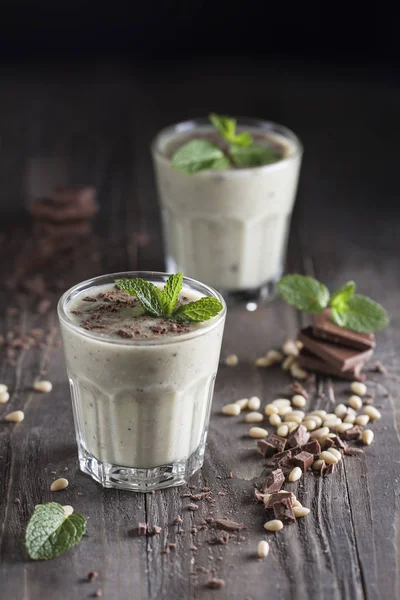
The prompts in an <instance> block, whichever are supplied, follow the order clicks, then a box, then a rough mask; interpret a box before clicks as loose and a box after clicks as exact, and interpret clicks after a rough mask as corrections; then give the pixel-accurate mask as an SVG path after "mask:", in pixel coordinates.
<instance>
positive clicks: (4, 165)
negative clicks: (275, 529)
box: [0, 62, 400, 600]
mask: <svg viewBox="0 0 400 600" xmlns="http://www.w3.org/2000/svg"><path fill="white" fill-rule="evenodd" d="M399 104H400V90H399V89H398V88H396V87H394V86H392V85H391V84H390V83H388V82H384V81H371V80H368V79H367V78H365V77H364V78H363V77H362V75H361V74H358V75H357V76H356V75H355V74H354V73H352V72H351V71H350V70H349V71H348V72H347V73H342V74H341V75H340V76H339V75H334V74H326V73H325V74H324V73H322V72H321V71H311V70H310V71H308V72H301V70H299V68H298V67H297V66H296V65H295V66H293V67H292V68H290V67H288V66H282V65H277V64H266V65H252V66H249V65H247V64H245V63H241V62H236V63H235V64H227V63H226V62H224V63H218V62H217V63H215V62H214V63H213V65H212V66H210V65H208V64H198V65H195V64H191V65H185V64H184V63H182V64H181V65H180V66H178V67H175V68H168V66H164V67H162V68H161V67H160V68H158V69H156V68H153V67H152V66H151V65H147V66H143V67H137V66H135V65H122V66H121V65H120V66H118V65H115V64H102V65H100V66H99V65H96V66H95V65H92V66H90V65H88V66H77V65H75V66H69V65H67V64H65V65H60V66H59V67H58V68H57V69H55V68H54V67H48V68H43V67H42V68H40V67H36V66H34V65H30V66H29V68H28V67H24V68H17V67H14V68H7V69H6V68H3V69H2V70H1V77H0V108H1V116H0V181H1V189H2V193H1V199H0V203H1V217H0V226H1V229H2V230H3V232H4V235H3V236H2V238H1V242H0V243H1V257H2V278H1V282H2V287H1V291H0V302H1V315H0V317H1V329H0V332H1V333H2V334H3V335H6V333H7V332H8V331H11V330H12V329H13V328H15V327H20V329H21V331H22V333H23V332H28V331H30V330H31V329H32V328H35V327H41V328H44V329H45V330H46V331H47V332H49V331H50V333H51V332H53V333H51V334H50V335H46V337H45V338H44V340H43V343H42V344H41V347H39V348H32V349H30V350H22V352H18V353H17V356H16V359H15V365H13V364H11V365H10V364H9V361H7V360H6V359H5V357H4V356H2V362H1V367H0V383H6V384H7V385H8V386H9V388H10V391H11V398H10V401H9V403H8V404H7V405H5V406H1V407H0V419H1V418H2V417H3V415H5V414H6V413H7V412H9V411H10V410H16V409H23V410H24V411H25V420H24V421H23V422H22V423H20V424H17V425H15V424H11V423H6V422H1V423H0V553H1V565H0V596H1V597H2V598H4V599H6V598H7V599H12V600H20V599H21V600H22V599H24V600H37V599H47V598H49V599H52V600H53V599H54V600H56V599H62V600H77V599H78V598H87V597H91V596H92V595H93V593H94V592H95V591H96V589H97V588H102V590H103V591H104V597H105V598H110V599H112V600H125V599H131V598H132V599H135V600H139V599H146V600H150V599H156V598H157V599H165V600H176V599H192V598H204V599H211V598H221V599H222V598H229V599H233V598H234V599H241V600H245V598H248V599H249V598H251V599H252V600H261V599H265V598H268V599H271V600H275V599H281V600H289V599H295V600H303V599H304V600H305V599H307V600H311V599H315V600H325V599H327V600H328V599H329V600H331V599H332V600H333V599H335V600H339V599H348V600H355V599H364V598H365V599H368V600H372V599H385V600H393V599H395V598H399V597H400V596H399V594H400V584H399V576H398V573H399V547H400V544H399V520H398V510H397V509H398V487H399V475H400V470H399V463H400V445H399V439H398V434H397V430H396V417H395V409H396V408H397V410H398V409H399V402H398V386H399V378H400V367H399V363H398V359H397V355H398V352H399V349H400V312H399V300H400V241H399V240H400V237H399V227H400V210H399V207H398V190H399V184H398V182H399V166H398V158H399V151H398V140H399V134H400V127H399V119H398V106H399ZM210 110H215V111H221V112H223V111H225V112H230V113H233V114H247V115H249V116H251V115H253V116H260V117H264V118H270V119H273V120H276V121H278V122H283V123H285V124H286V125H288V126H289V127H291V128H293V129H294V130H295V131H296V132H297V133H298V134H299V136H300V137H301V139H302V140H303V142H304V145H305V156H304V166H303V172H302V178H301V184H300V192H299V197H298V202H297V206H296V210H295V214H294V219H293V223H292V229H291V238H290V244H289V255H288V265H287V268H288V270H289V271H299V272H302V273H308V274H315V275H316V276H317V277H319V278H321V279H323V281H324V282H325V283H327V284H328V285H329V286H331V287H335V286H338V285H339V284H341V283H343V282H345V281H346V280H348V279H355V280H356V282H357V284H358V288H359V291H360V292H361V293H365V294H368V295H370V296H372V297H374V298H376V299H377V300H379V301H380V302H382V303H383V304H384V305H385V307H386V308H387V309H388V311H389V312H390V314H391V316H392V321H391V325H390V327H389V328H388V329H387V330H385V331H384V332H383V333H380V334H379V335H378V336H377V337H378V347H377V351H376V356H375V358H376V359H379V360H381V361H382V362H383V363H384V364H385V366H386V367H387V368H388V371H389V374H388V376H387V377H382V375H379V374H375V373H368V385H369V388H370V390H372V391H374V392H376V404H379V405H382V409H381V410H382V415H383V416H382V419H381V420H380V421H379V422H377V423H376V425H374V431H375V435H376V441H375V442H374V444H373V445H372V446H370V447H369V448H367V450H366V452H365V455H364V456H361V457H347V458H346V459H345V460H344V462H343V463H342V464H341V466H340V468H339V469H338V471H337V472H336V473H335V474H334V476H332V477H329V478H325V479H319V478H316V477H314V476H313V474H312V473H309V474H307V476H306V477H305V478H304V479H302V480H301V481H300V483H298V484H297V483H296V484H291V488H292V489H293V490H295V491H296V494H297V495H298V497H299V499H300V500H301V501H302V502H303V503H304V504H305V505H306V506H309V507H310V508H311V514H310V515H309V516H308V517H307V518H306V519H303V520H301V521H300V522H299V523H298V525H296V526H291V527H286V528H285V529H284V530H283V531H282V532H280V533H278V534H271V535H268V536H266V535H265V532H264V530H263V522H264V514H263V509H262V506H260V505H257V504H256V503H255V502H254V500H253V488H254V482H255V481H256V480H257V478H258V477H259V476H260V474H261V471H262V460H261V459H260V458H259V457H258V455H257V453H256V452H255V449H254V447H255V443H254V441H253V440H251V439H250V438H248V437H247V436H246V431H247V429H248V426H247V425H245V424H244V423H243V421H242V418H237V419H235V418H233V419H230V418H227V417H222V416H221V415H220V414H219V413H220V408H221V406H222V405H223V404H225V403H226V402H228V401H231V400H234V399H237V398H240V397H244V396H249V395H259V396H260V397H261V398H262V400H263V402H264V403H266V402H267V401H271V400H272V399H274V398H275V397H278V396H281V395H282V394H285V393H287V392H288V384H289V383H290V378H289V377H288V376H287V375H286V374H285V373H283V372H282V371H281V370H280V369H265V370H263V369H256V368H255V367H254V364H253V363H254V359H255V358H256V357H257V356H259V355H261V354H263V353H264V352H265V351H266V350H268V349H270V348H275V347H279V346H280V345H281V344H282V342H283V341H284V340H285V339H286V338H288V337H290V336H293V335H294V334H295V331H296V328H297V327H298V326H299V324H300V318H299V315H298V314H297V313H296V311H294V310H292V309H291V308H289V307H287V306H285V305H284V304H283V303H282V302H281V301H279V300H276V301H274V302H273V303H272V304H270V305H269V306H266V307H264V308H262V309H260V310H257V311H256V312H253V313H250V312H246V311H245V310H244V309H243V308H235V309H232V310H231V311H230V312H229V316H228V320H227V325H226V332H225V338H224V343H223V356H226V355H227V354H228V353H230V352H234V353H236V354H238V356H239V359H240V363H239V365H238V366H237V367H235V368H229V367H226V366H225V365H223V364H221V367H220V370H219V374H218V378H217V384H216V390H215V398H214V404H213V410H212V416H211V424H210V433H209V439H208V448H207V453H206V459H205V464H204V468H203V469H202V471H201V472H200V473H197V474H196V475H195V476H194V477H193V479H192V480H191V481H190V485H191V486H194V488H195V489H196V490H197V489H198V488H202V487H204V486H207V487H211V489H212V491H213V497H214V499H215V503H213V504H210V503H207V502H200V503H199V505H200V507H199V510H198V511H197V512H195V513H193V512H190V511H188V509H187V508H186V506H187V504H188V502H189V500H188V499H187V498H183V494H184V493H186V492H188V490H191V489H192V488H190V487H189V486H185V487H183V488H175V489H170V490H167V491H163V492H157V493H156V494H154V495H151V494H148V495H143V494H135V493H129V492H124V491H115V490H103V489H101V488H100V487H99V486H98V485H96V484H95V483H94V482H93V481H92V480H91V479H89V478H88V477H86V476H84V475H83V474H82V473H80V472H79V470H78V465H77V455H76V446H75V440H74V432H73V423H72V414H71V407H70V398H69V390H68V384H67V380H66V374H65V370H64V364H63V355H62V348H61V347H60V343H59V338H58V333H57V332H56V331H55V330H52V329H51V328H54V327H56V326H57V320H56V313H55V301H56V298H57V295H58V294H59V293H60V292H61V288H62V287H63V286H65V287H66V286H67V285H69V284H70V283H74V282H76V281H78V280H82V279H84V278H86V277H89V276H91V275H97V274H100V273H103V272H110V271H113V270H119V271H120V270H128V269H136V268H138V267H140V268H141V269H152V270H161V269H162V268H163V255H162V245H161V234H160V222H159V215H158V208H157V204H156V198H155V190H154V183H153V180H152V171H151V160H150V156H149V150H148V145H149V142H150V139H151V137H152V136H153V135H154V133H155V132H156V131H157V130H158V129H159V128H160V127H161V126H163V125H166V124H168V123H170V122H173V121H176V120H178V119H184V118H186V117H190V116H197V115H203V114H206V113H207V112H209V111H210ZM48 155H52V156H55V157H57V159H58V160H60V161H62V162H63V164H65V165H66V168H67V181H68V182H82V183H90V184H93V185H95V186H96V188H97V190H98V195H99V198H100V201H101V207H102V208H101V212H100V214H99V216H98V218H97V219H96V225H95V229H96V236H95V237H93V238H91V239H90V240H89V241H86V242H82V243H81V244H80V246H79V249H78V254H77V256H75V261H73V262H72V263H71V262H68V260H67V259H66V260H65V262H64V263H63V262H62V260H61V263H60V262H58V263H56V264H52V263H51V261H50V263H48V264H47V266H46V267H45V271H44V274H45V280H46V283H47V284H48V286H49V288H52V290H51V294H52V295H51V300H52V305H51V308H50V310H49V311H47V312H46V313H45V314H43V315H38V314H37V311H36V308H37V301H36V300H34V299H32V296H31V295H24V294H22V293H20V292H18V291H12V290H10V289H8V288H7V286H6V284H7V282H8V283H9V277H10V274H11V273H12V272H13V271H14V269H15V266H16V265H19V264H20V261H21V257H22V256H26V254H27V253H28V254H29V253H30V252H31V248H32V247H33V246H34V243H35V242H34V241H33V239H32V235H31V232H30V223H29V221H28V220H27V218H26V217H24V216H23V211H22V205H23V198H24V184H23V182H24V179H26V172H27V169H28V168H29V164H30V161H31V159H32V157H34V156H48ZM143 234H148V236H149V238H150V241H149V243H146V236H143ZM60 264H61V265H62V266H61V267H60V266H59V265H60ZM60 280H61V281H60ZM55 282H57V284H56V285H55ZM54 285H55V289H53V288H54ZM57 286H58V291H57ZM10 308H11V310H10ZM13 308H16V309H17V311H13V310H12V309H13ZM41 370H46V371H47V375H46V376H45V377H46V378H48V379H50V380H51V381H52V383H53V391H52V392H51V393H50V394H47V395H40V394H38V393H34V392H32V391H31V386H32V382H33V381H34V379H35V378H37V377H38V376H39V373H40V371H41ZM318 391H319V392H321V391H325V393H326V396H325V398H320V397H318V394H317V392H318ZM310 392H311V396H312V397H311V400H310V406H318V407H325V406H326V405H327V404H328V405H330V402H331V399H332V393H334V395H335V398H336V401H337V402H339V401H343V400H344V399H345V398H346V394H347V392H348V384H346V383H343V382H338V381H333V382H330V380H329V379H318V380H317V382H316V384H313V386H312V387H310ZM387 392H389V393H390V396H388V393H387ZM230 473H232V478H230V476H229V475H230ZM65 474H66V476H67V477H68V479H69V482H70V485H69V487H68V489H66V490H65V491H63V492H59V493H58V494H57V495H55V494H52V493H51V492H50V490H49V487H50V484H51V482H52V481H53V479H54V478H55V477H56V476H61V475H65ZM49 500H56V501H58V502H61V503H62V504H71V505H73V507H74V508H75V511H77V512H81V513H82V514H83V515H85V516H87V518H88V532H87V536H86V537H85V538H84V539H83V540H82V542H81V543H80V544H79V545H78V546H76V547H75V548H73V549H72V550H70V551H69V552H68V553H67V554H65V555H64V556H61V557H59V558H57V559H55V560H53V561H49V562H46V563H44V562H33V561H30V560H28V559H27V556H26V554H25V552H24V546H23V536H24V530H25V526H26V522H27V519H28V517H29V515H30V514H31V513H32V511H33V508H34V506H35V504H37V503H40V502H45V501H49ZM177 515H180V516H181V517H182V519H183V525H182V527H181V531H180V532H179V533H178V527H177V526H176V525H175V524H174V519H175V518H176V516H177ZM210 515H213V516H214V517H230V518H232V519H235V520H237V521H240V522H243V523H244V524H245V526H246V530H245V531H244V534H243V538H244V539H240V538H239V537H238V536H236V535H234V536H232V537H231V539H230V542H229V543H228V544H227V545H226V546H220V545H210V544H209V543H208V540H209V539H210V537H212V533H211V532H210V531H209V530H208V529H207V530H200V531H198V533H197V534H195V533H192V532H191V530H192V527H193V526H194V525H195V524H196V523H199V522H201V521H202V520H203V519H204V518H205V517H208V516H210ZM139 521H143V522H147V523H148V525H149V527H150V528H151V527H152V526H153V525H159V526H161V527H162V532H161V534H160V535H155V536H148V537H146V536H143V537H139V536H138V535H137V525H138V522H139ZM265 537H268V539H269V541H270V546H271V551H270V555H269V556H268V558H267V559H266V560H263V561H260V560H258V559H257V558H256V556H255V551H256V547H257V543H258V541H259V540H261V539H262V538H265ZM169 543H176V544H177V547H176V549H175V550H172V551H171V552H170V553H169V554H164V553H162V550H163V548H164V547H165V546H166V545H167V544H169ZM193 546H196V547H197V550H193V548H192V547H193ZM91 570H96V571H98V573H99V578H98V581H97V582H94V583H89V582H88V581H87V573H88V572H89V571H91ZM213 575H215V576H216V577H221V578H223V579H225V582H226V586H225V588H223V589H220V590H216V591H212V590H210V589H208V588H207V587H206V584H207V581H208V580H209V578H210V577H212V576H213Z"/></svg>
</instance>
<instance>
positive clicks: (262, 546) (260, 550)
mask: <svg viewBox="0 0 400 600" xmlns="http://www.w3.org/2000/svg"><path fill="white" fill-rule="evenodd" d="M268 553H269V544H268V542H266V541H265V540H261V542H259V543H258V546H257V555H258V556H259V558H266V557H267V556H268Z"/></svg>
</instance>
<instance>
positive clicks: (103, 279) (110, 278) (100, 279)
mask: <svg viewBox="0 0 400 600" xmlns="http://www.w3.org/2000/svg"><path fill="white" fill-rule="evenodd" d="M169 275H171V273H165V272H163V271H122V272H118V273H107V274H105V275H98V276H97V277H92V278H90V279H85V280H84V281H80V282H79V283H76V284H75V285H73V286H72V287H70V288H69V289H68V290H66V291H65V292H64V293H63V294H62V296H61V297H60V299H59V301H58V303H57V314H58V318H59V320H60V322H61V323H63V324H64V325H65V326H66V327H67V328H69V329H71V330H73V331H75V332H76V333H78V334H79V335H83V336H84V337H87V338H90V339H92V340H96V342H104V343H106V344H113V345H117V346H132V347H139V346H160V345H168V344H174V343H178V342H183V341H187V340H190V339H193V338H195V337H200V336H201V335H204V334H206V333H208V332H209V331H211V330H212V329H214V328H215V327H217V325H218V324H219V323H220V322H221V319H223V318H225V316H226V312H227V308H226V303H225V300H224V298H223V296H222V295H221V294H220V293H219V292H218V291H217V290H215V289H214V288H212V287H210V286H208V285H206V284H204V283H201V282H200V281H197V280H196V279H192V278H190V277H183V285H184V286H185V285H186V286H187V287H189V288H190V289H194V290H196V291H200V292H202V293H204V292H205V296H208V297H214V298H216V299H217V300H219V301H220V302H221V304H222V310H221V311H220V312H219V313H218V315H216V316H215V317H213V318H212V319H210V320H209V321H203V326H202V327H199V328H198V329H193V330H192V331H190V332H188V333H184V334H182V335H177V336H173V337H162V336H160V337H159V338H156V339H138V338H121V339H116V338H115V337H114V336H111V335H104V334H102V335H100V334H98V333H97V334H96V333H94V332H93V331H90V330H87V329H83V328H82V327H80V326H79V325H78V324H77V323H76V322H75V321H73V320H72V319H71V318H70V317H69V316H68V313H67V311H66V307H67V303H68V302H70V301H71V300H72V299H73V298H74V297H76V296H77V295H78V294H79V293H81V292H83V291H85V290H88V289H90V288H91V287H95V286H96V285H102V284H106V283H113V282H114V280H115V279H121V278H130V279H133V278H134V277H142V278H143V279H146V278H147V279H148V280H151V278H155V277H160V278H165V280H166V279H167V278H168V277H169Z"/></svg>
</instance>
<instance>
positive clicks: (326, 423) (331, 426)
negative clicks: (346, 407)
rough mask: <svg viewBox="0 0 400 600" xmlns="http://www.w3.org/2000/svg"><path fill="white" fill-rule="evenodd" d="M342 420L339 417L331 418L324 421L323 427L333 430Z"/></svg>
mask: <svg viewBox="0 0 400 600" xmlns="http://www.w3.org/2000/svg"><path fill="white" fill-rule="evenodd" d="M341 422H342V419H339V417H331V418H330V419H324V422H323V424H324V427H329V429H335V428H336V427H337V426H338V425H340V424H341Z"/></svg>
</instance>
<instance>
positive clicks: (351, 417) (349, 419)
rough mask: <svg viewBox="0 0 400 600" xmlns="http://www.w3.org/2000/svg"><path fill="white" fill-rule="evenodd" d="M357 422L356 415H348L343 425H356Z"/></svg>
mask: <svg viewBox="0 0 400 600" xmlns="http://www.w3.org/2000/svg"><path fill="white" fill-rule="evenodd" d="M355 420H356V415H352V414H349V415H346V416H345V418H344V419H343V423H355Z"/></svg>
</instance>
